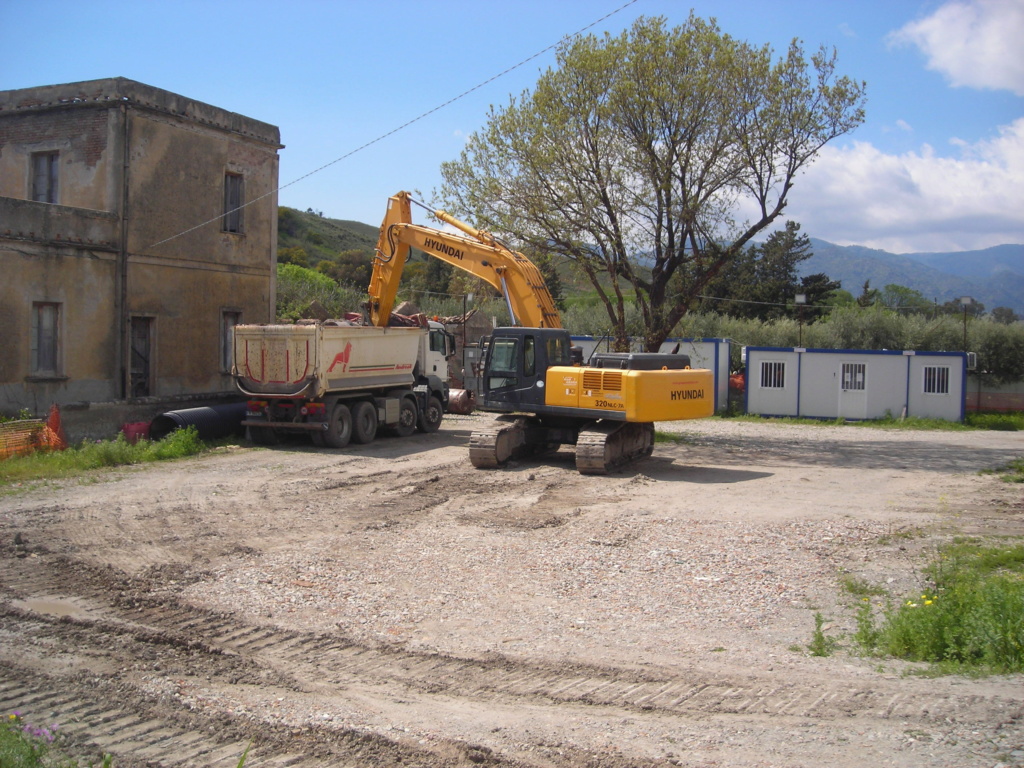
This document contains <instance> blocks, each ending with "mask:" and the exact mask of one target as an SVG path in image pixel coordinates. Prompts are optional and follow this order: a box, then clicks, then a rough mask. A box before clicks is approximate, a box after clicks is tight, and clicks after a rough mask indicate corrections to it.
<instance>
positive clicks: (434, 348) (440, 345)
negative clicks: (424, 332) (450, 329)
mask: <svg viewBox="0 0 1024 768" xmlns="http://www.w3.org/2000/svg"><path fill="white" fill-rule="evenodd" d="M447 340H448V339H447V337H446V336H445V332H444V331H438V330H433V331H431V332H430V351H431V352H440V353H441V354H442V355H447V354H448V347H447V344H446V342H447Z"/></svg>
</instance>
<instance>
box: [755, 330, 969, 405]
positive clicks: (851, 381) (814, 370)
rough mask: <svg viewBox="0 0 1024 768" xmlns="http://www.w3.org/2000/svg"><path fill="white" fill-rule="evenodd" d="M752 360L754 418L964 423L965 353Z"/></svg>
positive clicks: (773, 354) (785, 353)
mask: <svg viewBox="0 0 1024 768" xmlns="http://www.w3.org/2000/svg"><path fill="white" fill-rule="evenodd" d="M745 355H746V408H745V410H746V411H747V413H755V414H760V415H762V416H801V417H807V418H816V419H836V418H843V419H851V420H863V419H876V418H883V417H885V416H886V415H892V416H897V417H899V416H917V417H924V418H936V419H945V420H947V421H963V418H964V403H965V392H966V383H967V355H966V354H965V353H963V352H915V351H912V350H909V351H891V350H864V349H801V348H785V347H747V348H746V353H745Z"/></svg>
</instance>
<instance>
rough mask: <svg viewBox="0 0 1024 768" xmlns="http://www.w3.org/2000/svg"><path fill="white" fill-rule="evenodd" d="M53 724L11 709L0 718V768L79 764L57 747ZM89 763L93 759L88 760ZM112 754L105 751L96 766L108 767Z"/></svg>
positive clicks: (72, 766) (64, 767)
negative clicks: (32, 720)
mask: <svg viewBox="0 0 1024 768" xmlns="http://www.w3.org/2000/svg"><path fill="white" fill-rule="evenodd" d="M58 747H59V744H58V730H57V726H56V725H49V726H37V725H32V724H30V723H26V722H25V720H24V718H23V717H22V715H21V713H19V712H13V713H11V714H9V715H7V717H5V718H4V719H3V721H2V722H0V768H80V763H79V762H78V761H77V760H72V759H70V758H68V757H66V756H64V755H62V754H61V753H60V751H59V749H58ZM88 765H89V766H90V767H91V766H92V765H93V763H91V762H90V763H89V764H88ZM111 765H113V758H112V757H111V756H110V755H104V756H103V758H102V760H101V762H100V764H99V768H110V767H111Z"/></svg>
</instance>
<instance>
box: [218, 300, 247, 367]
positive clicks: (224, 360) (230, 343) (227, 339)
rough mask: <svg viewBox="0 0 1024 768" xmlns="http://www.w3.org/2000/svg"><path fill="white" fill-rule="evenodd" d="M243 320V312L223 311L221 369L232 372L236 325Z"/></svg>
mask: <svg viewBox="0 0 1024 768" xmlns="http://www.w3.org/2000/svg"><path fill="white" fill-rule="evenodd" d="M240 322H242V313H241V312H236V311H234V310H225V311H224V312H222V313H221V321H220V329H221V336H220V339H221V340H220V369H221V370H222V371H227V372H228V373H230V372H231V365H232V364H233V363H234V357H235V353H234V345H235V334H234V331H235V326H236V325H238V324H239V323H240Z"/></svg>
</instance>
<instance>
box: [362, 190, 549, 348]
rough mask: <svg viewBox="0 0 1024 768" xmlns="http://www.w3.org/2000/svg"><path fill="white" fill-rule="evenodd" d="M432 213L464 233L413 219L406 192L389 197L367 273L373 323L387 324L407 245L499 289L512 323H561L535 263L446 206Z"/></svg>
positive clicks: (404, 260) (529, 324)
mask: <svg viewBox="0 0 1024 768" xmlns="http://www.w3.org/2000/svg"><path fill="white" fill-rule="evenodd" d="M434 216H435V217H436V218H437V219H439V220H440V221H443V222H445V223H447V224H450V225H451V226H453V227H455V228H456V229H458V230H460V231H461V232H463V233H465V234H464V235H459V234H455V233H452V232H446V231H444V230H440V229H433V228H431V227H424V226H421V225H418V224H413V223H412V205H411V197H410V195H409V193H408V192H399V193H398V194H397V195H393V196H392V197H390V198H389V199H388V209H387V212H386V213H385V215H384V221H383V223H382V224H381V227H380V236H379V237H378V240H377V248H376V252H375V254H374V260H373V274H372V276H371V277H370V288H369V295H370V296H369V313H370V322H371V323H372V324H373V325H377V326H385V325H387V324H388V319H389V318H390V317H391V310H392V308H393V307H394V303H395V296H396V295H397V293H398V283H399V281H400V280H401V278H402V271H403V270H404V269H405V262H406V260H407V259H408V258H409V249H410V248H418V249H419V250H421V251H423V252H424V253H427V254H430V255H431V256H433V257H434V258H436V259H440V260H441V261H444V262H447V263H448V264H451V265H452V266H455V267H458V268H459V269H462V270H464V271H466V272H469V273H470V274H472V275H475V276H476V277H479V278H480V279H481V280H484V281H486V282H487V283H489V284H490V285H491V286H493V287H494V288H495V289H497V290H498V291H500V292H501V295H502V296H504V297H505V302H506V303H507V304H508V309H509V313H510V314H511V315H512V323H513V325H520V326H525V327H530V328H561V327H562V321H561V318H560V317H559V314H558V310H557V309H556V308H555V302H554V300H553V299H552V298H551V294H550V292H549V291H548V289H547V286H546V285H545V284H544V278H543V277H542V276H541V273H540V270H539V269H537V267H536V265H535V264H534V263H533V262H531V261H530V260H529V259H527V258H526V257H525V256H523V255H522V254H521V253H518V252H516V251H513V250H511V249H510V248H507V247H506V246H505V245H503V244H502V243H501V242H500V241H498V240H497V239H495V238H494V237H493V236H492V235H490V234H489V233H487V232H483V231H481V230H477V229H474V228H473V227H471V226H469V225H468V224H466V223H464V222H461V221H459V220H458V219H456V218H455V217H453V216H451V215H450V214H447V213H445V212H444V211H434Z"/></svg>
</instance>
